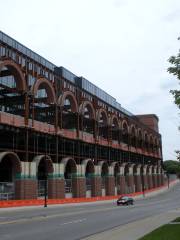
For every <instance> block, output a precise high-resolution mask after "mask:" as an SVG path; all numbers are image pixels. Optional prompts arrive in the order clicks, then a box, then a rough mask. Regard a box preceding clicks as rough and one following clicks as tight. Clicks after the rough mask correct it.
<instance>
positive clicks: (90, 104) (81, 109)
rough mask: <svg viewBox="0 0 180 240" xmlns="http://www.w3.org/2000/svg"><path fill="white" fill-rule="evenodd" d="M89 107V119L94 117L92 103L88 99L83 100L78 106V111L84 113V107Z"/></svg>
mask: <svg viewBox="0 0 180 240" xmlns="http://www.w3.org/2000/svg"><path fill="white" fill-rule="evenodd" d="M86 107H89V108H90V109H91V113H90V114H91V119H95V110H94V107H93V105H92V103H91V102H90V101H84V102H82V103H81V105H80V106H79V113H80V114H82V115H84V112H85V108H86Z"/></svg>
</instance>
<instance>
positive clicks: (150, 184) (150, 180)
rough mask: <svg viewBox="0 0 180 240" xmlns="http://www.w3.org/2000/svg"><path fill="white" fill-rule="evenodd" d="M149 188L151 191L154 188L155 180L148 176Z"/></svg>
mask: <svg viewBox="0 0 180 240" xmlns="http://www.w3.org/2000/svg"><path fill="white" fill-rule="evenodd" d="M148 188H149V189H151V188H153V180H152V175H151V174H149V175H148Z"/></svg>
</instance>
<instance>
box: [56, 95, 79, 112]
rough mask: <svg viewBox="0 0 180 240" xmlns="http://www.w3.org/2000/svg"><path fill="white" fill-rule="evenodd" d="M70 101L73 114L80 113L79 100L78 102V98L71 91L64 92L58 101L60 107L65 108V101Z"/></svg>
mask: <svg viewBox="0 0 180 240" xmlns="http://www.w3.org/2000/svg"><path fill="white" fill-rule="evenodd" d="M67 98H68V99H69V101H70V103H71V107H72V111H73V112H78V104H77V100H76V97H75V95H74V94H73V93H72V92H70V91H66V92H64V93H63V94H62V95H61V96H60V97H59V98H58V101H57V104H58V105H59V106H60V107H63V106H64V101H65V99H67Z"/></svg>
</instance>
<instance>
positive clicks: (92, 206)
mask: <svg viewBox="0 0 180 240" xmlns="http://www.w3.org/2000/svg"><path fill="white" fill-rule="evenodd" d="M179 207H180V184H178V185H176V186H175V187H173V188H171V189H170V190H169V191H168V192H165V193H162V194H160V195H157V196H155V197H151V198H147V199H146V198H145V199H141V200H136V201H135V204H134V205H133V206H116V203H115V202H98V203H84V204H71V205H60V206H49V207H48V208H43V207H33V208H24V209H7V210H4V209H3V210H1V209H0V240H7V239H11V240H22V239H25V240H36V239H37V240H51V239H52V240H56V239H58V240H75V239H82V238H84V237H87V236H90V235H92V234H95V233H100V232H103V231H106V230H108V229H109V230H110V229H113V228H115V227H117V226H122V225H124V224H127V223H130V222H133V221H136V220H140V219H144V218H146V217H149V216H155V215H157V214H160V213H164V212H167V211H169V210H173V209H176V208H179Z"/></svg>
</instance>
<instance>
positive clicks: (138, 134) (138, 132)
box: [137, 128, 143, 140]
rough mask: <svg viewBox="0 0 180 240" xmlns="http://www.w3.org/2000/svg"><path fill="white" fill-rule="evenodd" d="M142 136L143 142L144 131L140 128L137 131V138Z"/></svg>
mask: <svg viewBox="0 0 180 240" xmlns="http://www.w3.org/2000/svg"><path fill="white" fill-rule="evenodd" d="M140 135H141V139H142V140H143V131H142V129H141V128H138V130H137V137H138V138H139V136H140Z"/></svg>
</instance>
